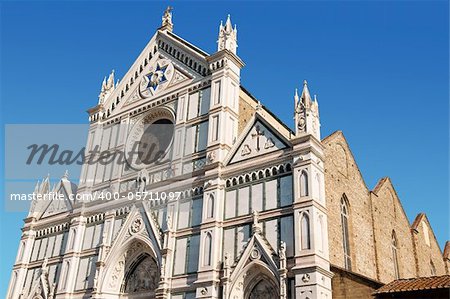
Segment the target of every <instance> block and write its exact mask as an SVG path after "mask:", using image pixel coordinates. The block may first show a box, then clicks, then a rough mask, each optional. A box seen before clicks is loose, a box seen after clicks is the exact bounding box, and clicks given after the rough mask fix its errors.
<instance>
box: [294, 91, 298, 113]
mask: <svg viewBox="0 0 450 299" xmlns="http://www.w3.org/2000/svg"><path fill="white" fill-rule="evenodd" d="M298 101H299V98H298V89H297V88H296V89H295V93H294V109H297V106H298Z"/></svg>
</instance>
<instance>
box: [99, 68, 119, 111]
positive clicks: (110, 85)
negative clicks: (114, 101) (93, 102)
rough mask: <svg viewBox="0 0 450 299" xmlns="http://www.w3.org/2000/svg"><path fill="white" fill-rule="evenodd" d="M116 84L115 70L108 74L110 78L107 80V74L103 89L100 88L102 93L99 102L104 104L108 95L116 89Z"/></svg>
mask: <svg viewBox="0 0 450 299" xmlns="http://www.w3.org/2000/svg"><path fill="white" fill-rule="evenodd" d="M115 88H116V86H115V85H114V70H112V71H111V73H110V74H109V76H108V80H106V76H105V78H104V79H103V82H102V89H101V90H100V94H99V95H98V104H102V103H103V102H105V101H106V99H107V98H108V96H109V95H110V94H111V93H112V92H113V91H114V89H115Z"/></svg>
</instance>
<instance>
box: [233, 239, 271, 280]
mask: <svg viewBox="0 0 450 299" xmlns="http://www.w3.org/2000/svg"><path fill="white" fill-rule="evenodd" d="M274 255H275V251H274V250H273V249H272V247H271V246H270V244H269V242H267V240H266V239H265V238H264V236H263V235H261V234H259V233H256V234H254V235H253V236H252V237H251V238H250V239H249V240H248V242H247V245H246V246H245V248H244V250H243V251H242V254H241V255H240V256H239V257H238V259H237V262H236V264H235V267H234V270H233V273H231V276H230V279H231V280H234V279H236V278H237V277H238V276H239V275H240V272H241V270H242V269H244V268H245V267H246V266H247V265H248V264H250V263H252V262H255V261H257V262H262V263H264V264H266V265H267V266H268V268H269V269H271V271H272V272H273V273H274V275H276V274H277V273H278V266H277V263H276V262H275V259H274Z"/></svg>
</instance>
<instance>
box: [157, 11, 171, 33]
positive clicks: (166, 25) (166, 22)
mask: <svg viewBox="0 0 450 299" xmlns="http://www.w3.org/2000/svg"><path fill="white" fill-rule="evenodd" d="M172 10H173V7H171V6H167V8H166V10H165V11H164V15H163V16H162V23H161V27H160V28H159V29H160V30H167V31H170V32H172V30H173V23H172Z"/></svg>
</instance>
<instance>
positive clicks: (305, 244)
mask: <svg viewBox="0 0 450 299" xmlns="http://www.w3.org/2000/svg"><path fill="white" fill-rule="evenodd" d="M300 223H301V234H302V235H301V242H302V244H301V248H302V250H306V249H311V233H310V225H309V216H308V214H306V213H303V214H302V218H301V220H300Z"/></svg>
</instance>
